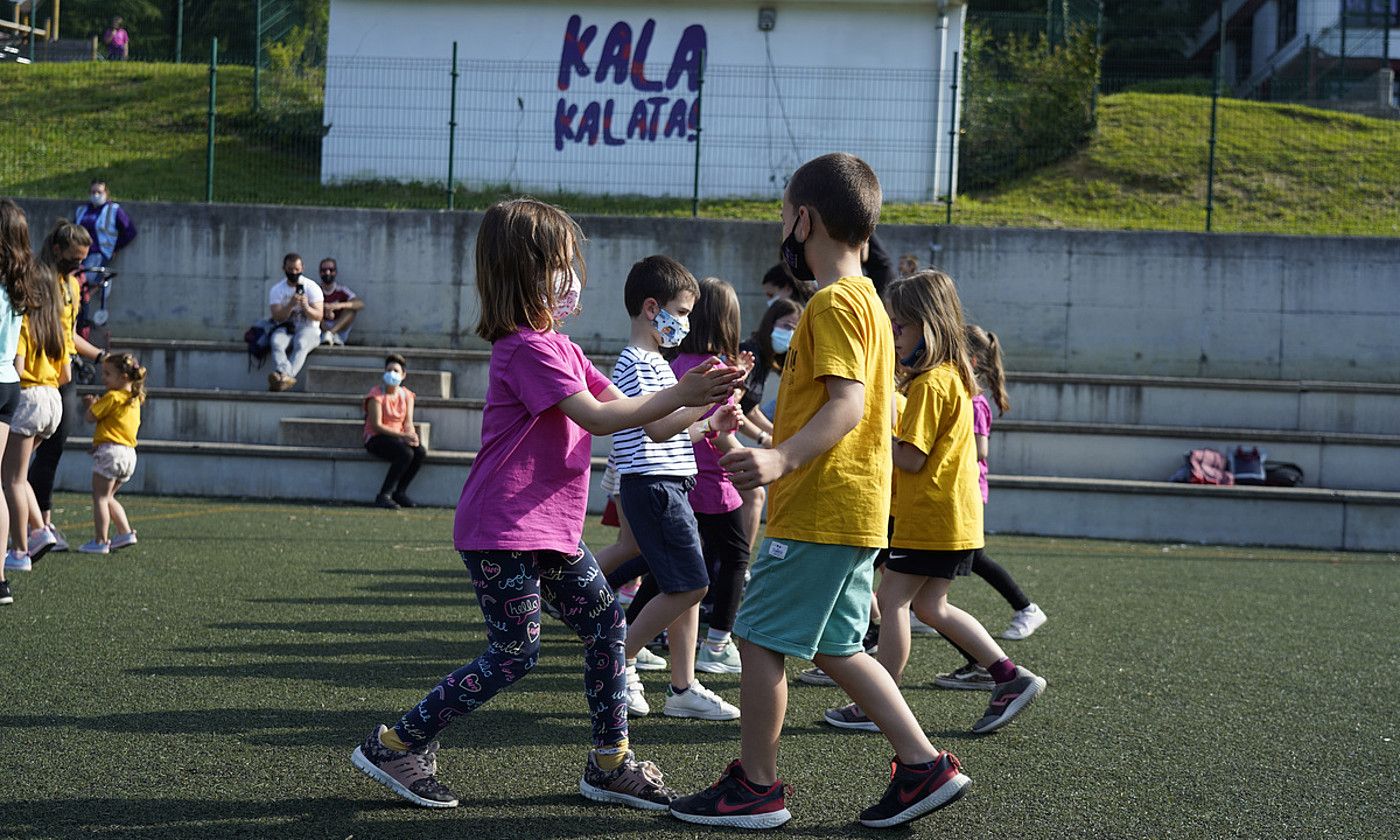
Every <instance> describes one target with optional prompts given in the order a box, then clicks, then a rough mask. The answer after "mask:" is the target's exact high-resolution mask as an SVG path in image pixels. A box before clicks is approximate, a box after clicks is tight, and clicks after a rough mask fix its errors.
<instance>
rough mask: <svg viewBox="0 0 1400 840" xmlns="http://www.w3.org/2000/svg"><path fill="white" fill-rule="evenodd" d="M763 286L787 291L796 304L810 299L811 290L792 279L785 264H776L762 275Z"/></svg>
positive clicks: (790, 271)
mask: <svg viewBox="0 0 1400 840" xmlns="http://www.w3.org/2000/svg"><path fill="white" fill-rule="evenodd" d="M763 285H765V286H777V287H778V288H779V289H787V290H788V291H790V292H792V296H793V297H794V298H796V299H797V302H798V303H806V302H807V301H809V300H811V299H812V294H813V290H812V288H811V287H810V286H808V284H806V283H803V282H802V281H800V280H798V279H797V278H796V277H793V276H792V270H791V269H789V268H788V267H787V263H778V264H777V265H775V266H773V267H772V268H770V269H768V273H767V274H764V275H763Z"/></svg>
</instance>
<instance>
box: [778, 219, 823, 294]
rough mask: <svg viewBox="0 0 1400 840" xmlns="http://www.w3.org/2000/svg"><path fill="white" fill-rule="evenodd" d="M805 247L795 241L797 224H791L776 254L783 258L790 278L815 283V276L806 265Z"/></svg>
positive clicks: (804, 244) (802, 243)
mask: <svg viewBox="0 0 1400 840" xmlns="http://www.w3.org/2000/svg"><path fill="white" fill-rule="evenodd" d="M806 250H807V246H806V243H804V242H798V241H797V222H795V221H794V222H793V223H792V232H791V233H789V234H788V235H787V238H786V239H784V240H783V244H782V246H781V247H780V248H779V249H778V253H779V254H780V255H781V256H782V258H783V263H784V264H786V265H787V267H788V269H789V270H790V271H792V276H793V277H796V278H797V279H798V280H800V281H801V282H803V283H816V282H817V275H815V274H813V273H812V267H811V266H809V265H807V254H806Z"/></svg>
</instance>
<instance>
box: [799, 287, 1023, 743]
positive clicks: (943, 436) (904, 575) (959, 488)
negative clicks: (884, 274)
mask: <svg viewBox="0 0 1400 840" xmlns="http://www.w3.org/2000/svg"><path fill="white" fill-rule="evenodd" d="M885 305H886V308H887V309H888V310H889V313H890V322H891V325H892V327H893V329H894V346H895V353H896V356H897V358H898V360H899V369H898V384H899V390H900V391H901V392H902V393H903V394H904V395H905V397H906V398H907V404H906V406H905V409H904V411H903V413H902V414H901V415H900V418H899V424H898V427H897V428H896V430H895V436H894V447H893V456H894V467H895V469H894V476H895V480H894V487H895V501H894V505H893V513H894V534H893V536H891V537H890V554H889V559H888V560H887V561H886V562H885V570H884V573H883V575H882V576H881V579H880V588H879V590H878V592H877V593H876V598H877V600H878V601H879V605H880V616H881V619H882V620H881V624H880V650H879V657H878V658H879V660H880V664H881V665H883V666H885V670H887V671H889V672H890V675H891V676H893V677H894V679H895V681H896V682H898V681H899V678H900V676H901V675H902V674H903V672H904V666H905V665H906V664H907V663H908V661H909V644H910V642H909V608H910V606H911V605H912V606H913V608H914V614H915V615H916V616H918V618H919V620H920V621H923V622H924V623H925V624H927V625H929V626H930V627H932V628H934V629H935V630H937V631H938V632H939V633H941V634H943V636H944V637H946V638H947V639H948V640H949V641H951V642H953V643H954V644H955V645H957V646H959V647H961V648H962V649H963V650H966V651H967V652H968V653H969V654H970V655H971V656H972V657H974V658H975V659H976V660H977V662H978V663H979V664H980V665H982V666H983V667H985V668H986V669H987V670H988V672H990V673H991V675H992V678H993V679H994V680H995V681H996V687H995V688H994V689H993V691H992V701H991V704H990V705H989V706H988V707H987V711H986V712H985V713H984V714H983V716H982V717H981V718H980V719H979V720H978V721H977V722H976V723H974V724H973V725H972V731H973V732H976V733H979V734H980V733H985V732H992V731H994V730H996V729H1000V728H1001V727H1003V726H1005V725H1006V724H1007V723H1010V722H1011V719H1012V718H1014V717H1015V716H1016V715H1017V714H1019V713H1020V712H1021V711H1022V710H1023V709H1025V708H1026V706H1028V705H1029V704H1030V702H1031V701H1032V700H1034V699H1035V698H1036V696H1037V695H1039V694H1040V693H1041V692H1043V691H1044V690H1045V680H1044V679H1042V678H1041V677H1038V676H1036V675H1035V674H1032V673H1031V672H1030V671H1028V670H1027V669H1025V668H1021V667H1017V666H1016V665H1015V664H1014V663H1012V661H1011V660H1010V659H1008V658H1007V657H1006V654H1005V653H1004V652H1003V651H1002V649H1001V648H1000V647H999V646H998V645H997V643H996V642H995V641H994V640H993V639H992V637H991V634H989V633H988V632H987V630H986V628H984V627H983V626H982V624H981V623H980V622H979V621H978V620H977V619H975V618H973V617H972V616H970V615H968V614H967V613H965V612H963V611H962V610H960V609H958V608H957V607H955V606H953V605H952V604H949V603H948V587H949V586H950V585H951V584H952V582H953V578H955V577H957V576H959V575H966V574H968V573H969V572H970V571H971V569H972V561H973V557H974V555H975V554H976V552H977V550H978V549H980V548H982V547H983V534H982V495H981V490H980V488H979V486H978V469H977V447H976V444H975V442H974V440H973V429H972V396H973V395H974V394H976V393H977V381H976V378H975V376H974V374H973V370H972V364H971V361H970V359H969V356H968V350H967V340H966V335H965V332H964V329H965V328H964V324H963V315H962V304H961V303H960V302H959V301H958V293H957V289H956V288H955V287H954V286H953V279H952V278H951V277H949V276H948V275H947V274H944V273H943V272H941V271H936V270H927V271H920V272H918V273H917V274H914V275H912V276H910V277H906V278H904V279H902V280H897V281H895V282H894V283H893V284H891V285H890V287H889V288H888V289H887V290H886V292H885ZM826 720H827V722H828V723H830V724H832V725H833V726H838V727H842V728H846V729H869V730H875V731H878V729H877V727H875V725H874V723H873V722H871V721H870V719H869V718H868V717H866V716H865V713H864V712H862V711H861V709H860V707H859V706H857V705H855V704H851V705H849V706H844V707H842V708H838V709H831V710H828V711H827V713H826Z"/></svg>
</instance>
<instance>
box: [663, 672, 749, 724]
mask: <svg viewBox="0 0 1400 840" xmlns="http://www.w3.org/2000/svg"><path fill="white" fill-rule="evenodd" d="M661 712H662V714H664V715H667V716H668V717H679V718H698V719H699V720H735V719H737V718H738V717H739V707H738V706H735V705H734V704H732V703H727V702H725V700H724V698H722V697H720V696H719V695H718V694H715V693H714V692H713V691H711V690H709V689H708V688H706V687H705V686H703V685H701V684H700V681H699V680H696V681H695V682H693V683H691V684H690V688H687V689H686V690H685V692H684V693H682V694H676V693H675V692H674V691H672V690H671V687H670V686H669V685H668V686H666V706H665V708H663V709H662V710H661Z"/></svg>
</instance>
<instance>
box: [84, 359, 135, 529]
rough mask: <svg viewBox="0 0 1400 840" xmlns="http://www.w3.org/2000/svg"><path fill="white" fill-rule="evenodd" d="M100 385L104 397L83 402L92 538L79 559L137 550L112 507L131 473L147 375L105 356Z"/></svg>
mask: <svg viewBox="0 0 1400 840" xmlns="http://www.w3.org/2000/svg"><path fill="white" fill-rule="evenodd" d="M102 384H103V386H104V387H106V389H107V393H105V394H103V395H102V396H101V397H94V396H93V395H92V394H87V395H85V396H84V397H83V405H85V406H87V419H88V422H89V423H96V424H97V431H95V432H93V434H92V524H93V528H94V533H95V534H96V537H95V538H94V539H93V541H92V542H90V543H87V544H85V545H83V546H82V547H80V548H79V549H78V550H79V551H81V552H83V553H84V554H107V553H109V552H111V551H112V550H114V549H118V548H126V547H127V546H129V545H135V544H136V531H135V530H133V529H132V527H131V523H130V522H129V521H127V518H126V509H125V508H123V507H122V503H121V502H119V501H117V490H118V489H119V488H120V487H121V486H122V484H123V483H125V482H126V481H127V480H129V479H130V478H131V474H132V473H134V472H135V471H136V432H137V430H138V429H140V428H141V403H142V402H144V401H145V399H146V369H145V368H143V367H141V364H140V363H139V362H137V361H136V357H135V356H133V355H131V354H130V353H115V354H109V355H108V356H106V357H105V358H103V360H102ZM111 525H115V526H116V530H117V535H116V536H115V537H113V538H112V540H111V541H110V542H109V541H108V540H107V531H108V529H109V526H111Z"/></svg>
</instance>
